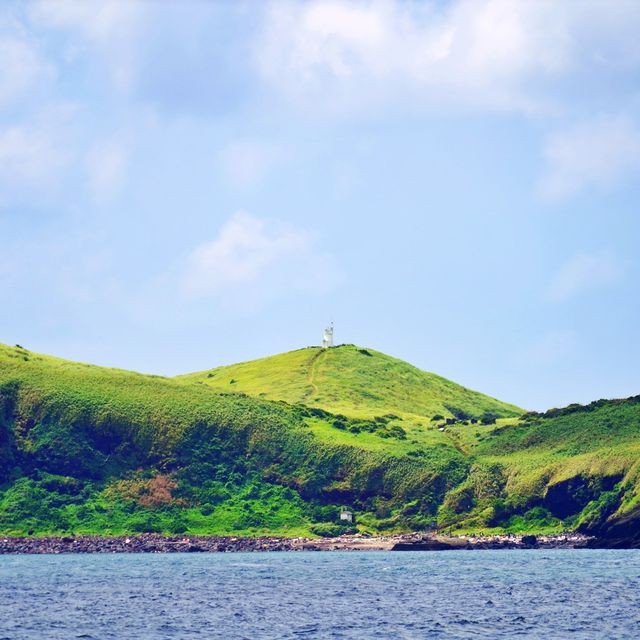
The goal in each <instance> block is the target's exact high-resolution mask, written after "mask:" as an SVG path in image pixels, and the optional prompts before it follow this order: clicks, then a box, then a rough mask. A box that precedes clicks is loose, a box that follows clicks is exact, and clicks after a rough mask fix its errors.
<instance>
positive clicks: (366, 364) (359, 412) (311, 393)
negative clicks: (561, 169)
mask: <svg viewBox="0 0 640 640" xmlns="http://www.w3.org/2000/svg"><path fill="white" fill-rule="evenodd" d="M182 379H184V380H191V381H199V382H203V383H205V384H207V385H209V386H211V387H214V388H216V389H220V390H224V391H239V392H242V393H246V394H248V395H251V396H256V397H259V398H266V399H269V400H284V401H285V402H289V403H292V404H293V403H300V404H305V405H308V406H313V407H320V408H322V409H326V410H327V411H331V412H333V413H344V414H346V415H349V416H357V417H364V418H372V417H375V416H377V415H382V414H384V413H390V412H392V413H395V414H399V415H402V416H404V417H419V418H425V417H427V418H431V417H433V416H435V415H442V416H445V417H455V416H465V415H466V416H468V417H472V416H473V417H476V418H480V417H482V416H483V415H484V414H492V415H495V416H496V417H513V416H518V415H520V414H522V413H523V411H522V409H519V408H518V407H515V406H513V405H510V404H506V403H504V402H500V401H498V400H495V399H494V398H490V397H489V396H485V395H483V394H481V393H478V392H476V391H471V390H470V389H467V388H465V387H462V386H460V385H458V384H456V383H455V382H451V381H450V380H447V379H446V378H442V377H441V376H438V375H436V374H434V373H428V372H426V371H421V370H420V369H417V368H416V367H414V366H412V365H410V364H409V363H407V362H404V361H402V360H398V359H397V358H392V357H391V356H388V355H385V354H384V353H380V352H379V351H374V350H373V349H363V348H359V347H356V346H354V345H341V346H338V347H332V348H329V349H322V348H320V347H308V348H306V349H298V350H297V351H290V352H288V353H282V354H280V355H276V356H271V357H269V358H263V359H261V360H252V361H251V362H243V363H240V364H233V365H229V366H226V367H218V368H216V369H210V370H208V371H203V372H199V373H192V374H188V375H186V376H182Z"/></svg>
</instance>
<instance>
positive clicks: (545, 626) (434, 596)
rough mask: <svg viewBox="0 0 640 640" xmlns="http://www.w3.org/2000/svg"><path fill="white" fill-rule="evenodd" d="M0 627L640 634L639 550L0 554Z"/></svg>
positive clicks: (165, 634)
mask: <svg viewBox="0 0 640 640" xmlns="http://www.w3.org/2000/svg"><path fill="white" fill-rule="evenodd" d="M0 638H2V639H10V640H22V639H27V638H28V639H29V640H31V639H35V638H37V639H43V640H58V639H60V640H62V639H64V640H69V639H73V638H84V639H91V638H95V639H108V638H118V639H136V640H147V639H154V640H156V639H164V638H166V639H167V640H169V639H171V640H173V639H177V638H185V639H189V638H207V639H210V638H223V639H225V640H233V639H236V638H247V639H250V640H253V639H256V638H394V639H395V638H492V639H496V638H544V639H550V638H585V639H589V640H593V639H595V638H607V639H612V638H640V551H599V550H598V551H595V550H593V551H592V550H552V551H448V552H404V553H400V552H396V553H389V552H386V553H385V552H367V553H362V552H332V553H317V552H316V553H313V552H302V553H236V554H179V555H119V554H114V555H58V556H54V555H47V556H0Z"/></svg>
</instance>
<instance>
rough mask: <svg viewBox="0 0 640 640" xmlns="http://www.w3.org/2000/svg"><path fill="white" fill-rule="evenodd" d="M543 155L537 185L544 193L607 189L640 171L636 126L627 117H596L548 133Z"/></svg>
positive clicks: (555, 194) (639, 137)
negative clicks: (544, 166)
mask: <svg viewBox="0 0 640 640" xmlns="http://www.w3.org/2000/svg"><path fill="white" fill-rule="evenodd" d="M544 155H545V157H546V160H547V172H546V175H545V176H544V178H543V180H542V182H541V185H540V187H541V192H542V194H543V195H545V196H546V197H549V198H562V197H564V196H568V195H572V194H574V193H576V192H578V191H581V190H583V189H588V188H592V187H595V188H597V189H609V188H611V187H614V186H616V185H617V184H619V183H620V182H623V181H624V180H625V179H627V178H630V177H632V176H633V175H638V174H640V130H639V129H638V128H637V127H636V126H635V125H634V124H633V123H632V122H631V121H630V120H629V119H627V118H623V117H613V118H611V117H609V118H605V117H600V118H598V119H596V120H592V121H589V122H582V123H579V124H577V125H575V126H573V127H571V128H569V129H567V130H566V131H560V132H558V133H556V134H554V135H552V136H550V137H549V139H548V140H547V142H546V145H545V149H544Z"/></svg>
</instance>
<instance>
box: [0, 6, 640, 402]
mask: <svg viewBox="0 0 640 640" xmlns="http://www.w3.org/2000/svg"><path fill="white" fill-rule="evenodd" d="M639 32H640V3H638V2H637V0H632V1H627V0H614V1H611V0H602V1H594V0H584V1H581V2H578V1H577V0H576V1H572V0H567V1H566V2H562V3H559V2H557V1H556V0H548V1H547V0H535V1H534V0H531V1H527V0H451V1H450V2H445V1H437V2H436V1H433V2H428V1H425V2H402V1H397V2H393V1H391V0H380V1H376V0H374V1H369V0H366V1H359V0H351V1H349V2H342V1H339V0H309V1H307V2H286V1H284V0H283V1H279V2H268V1H260V2H258V1H257V0H256V1H255V2H243V1H239V2H223V1H220V2H193V1H192V2H184V1H181V2H177V1H176V2H171V1H170V0H164V1H163V2H158V1H155V2H151V1H149V2H136V1H134V0H126V1H118V0H104V1H102V2H99V1H98V0H96V1H95V2H73V1H59V0H45V1H42V2H40V1H35V2H15V3H14V2H10V1H6V2H3V3H2V4H1V5H0V61H1V64H0V300H1V305H0V310H1V312H0V342H4V343H7V344H16V343H17V344H21V345H23V346H25V347H27V348H29V349H32V350H34V351H39V352H44V353H48V354H53V355H58V356H60V357H65V358H69V359H74V360H80V361H84V362H93V363H96V364H102V365H108V366H117V367H121V368H126V369H134V370H138V371H143V372H148V373H157V374H163V375H174V374H179V373H186V372H190V371H196V370H201V369H205V368H210V367H214V366H217V365H221V364H228V363H233V362H238V361H244V360H248V359H253V358H258V357H262V356H266V355H270V354H274V353H279V352H283V351H288V350H291V349H296V348H300V347H304V346H308V345H314V344H319V342H320V340H321V337H322V330H323V328H324V327H325V325H326V324H327V323H328V322H330V321H333V322H334V323H335V339H336V341H337V342H339V343H342V342H344V343H356V344H358V345H362V346H367V347H371V348H374V349H378V350H380V351H383V352H385V353H389V354H391V355H394V356H397V357H399V358H402V359H405V360H408V361H409V362H411V363H413V364H415V365H416V366H419V367H420V368H422V369H426V370H428V371H434V372H436V373H439V374H440V375H443V376H445V377H448V378H451V379H453V380H455V381H457V382H459V383H461V384H464V385H466V386H468V387H471V388H474V389H477V390H480V391H483V392H485V393H488V394H489V395H492V396H495V397H498V398H500V399H502V400H505V401H509V402H513V403H515V404H518V405H519V406H522V407H525V408H527V409H537V410H543V409H546V408H549V407H552V406H562V405H566V404H568V403H571V402H589V401H591V400H595V399H598V398H601V397H625V396H629V395H635V394H638V393H640V366H638V363H639V362H640V340H639V337H640V335H639V334H640V329H639V327H640V317H639V316H640V296H639V295H638V294H639V286H638V282H640V264H639V260H640V252H639V250H638V249H639V241H640V211H639V210H638V208H639V207H638V205H639V203H640V39H638V37H637V34H638V33H639Z"/></svg>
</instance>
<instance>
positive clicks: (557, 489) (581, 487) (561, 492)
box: [543, 475, 622, 520]
mask: <svg viewBox="0 0 640 640" xmlns="http://www.w3.org/2000/svg"><path fill="white" fill-rule="evenodd" d="M621 479H622V478H621V476H606V477H603V478H598V477H584V476H582V475H577V476H574V477H573V478H568V479H567V480H562V481H560V482H556V483H555V484H551V485H549V486H548V487H547V491H546V493H545V496H544V499H543V504H544V506H545V507H546V508H547V509H549V511H550V512H551V513H552V514H553V515H554V516H555V517H556V518H560V519H562V520H564V519H565V518H567V517H568V516H572V515H575V514H576V513H579V512H580V511H582V509H584V508H585V507H586V506H587V504H588V503H589V502H591V501H592V500H595V499H596V498H597V497H598V496H599V495H600V494H601V493H602V492H603V491H610V490H611V489H613V487H614V486H615V485H616V484H617V483H618V482H620V480H621Z"/></svg>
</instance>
